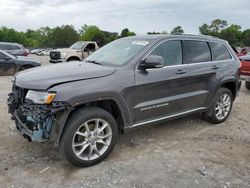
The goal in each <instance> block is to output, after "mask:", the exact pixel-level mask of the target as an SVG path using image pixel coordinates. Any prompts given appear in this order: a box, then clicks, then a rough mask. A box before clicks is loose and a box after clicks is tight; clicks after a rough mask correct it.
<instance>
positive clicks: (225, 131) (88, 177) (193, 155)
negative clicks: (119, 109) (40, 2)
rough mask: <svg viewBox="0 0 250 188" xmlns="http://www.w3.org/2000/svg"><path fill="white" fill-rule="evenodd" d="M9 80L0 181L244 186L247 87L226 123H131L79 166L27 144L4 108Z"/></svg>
mask: <svg viewBox="0 0 250 188" xmlns="http://www.w3.org/2000/svg"><path fill="white" fill-rule="evenodd" d="M35 58H37V59H40V60H42V61H45V63H44V64H47V63H46V58H44V57H35ZM10 79H11V77H0V134H1V142H0V187H25V188H26V187H143V188H144V187H191V188H194V187H225V188H226V187H250V124H249V121H250V91H247V90H246V89H245V87H242V88H241V91H240V95H239V97H238V98H237V99H236V101H235V103H234V107H233V111H232V113H231V116H230V117H229V119H228V120H227V121H226V122H224V123H222V124H220V125H216V126H215V125H212V124H210V123H207V122H205V121H203V120H202V119H201V118H200V117H199V115H193V116H189V117H186V118H182V119H179V120H175V121H170V122H168V123H163V124H159V125H155V126H144V127H140V128H137V129H133V130H130V131H129V132H127V133H126V134H125V135H124V136H120V139H119V142H118V143H117V145H116V147H115V149H114V151H113V152H112V154H111V155H110V156H109V157H108V158H107V159H106V160H105V161H104V162H101V163H100V164H98V165H96V166H94V167H90V168H82V169H81V168H76V167H73V166H71V165H70V164H69V163H68V162H67V161H65V160H64V159H63V158H62V157H61V156H60V155H59V154H58V151H57V149H55V148H54V147H53V144H49V143H47V144H40V143H29V142H28V141H26V140H25V139H23V137H21V136H20V135H19V134H18V133H17V131H16V130H15V127H14V123H13V121H11V120H10V119H9V115H8V114H7V105H6V98H7V94H8V93H9V92H10V89H11V82H10Z"/></svg>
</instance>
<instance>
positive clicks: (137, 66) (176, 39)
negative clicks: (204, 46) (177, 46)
mask: <svg viewBox="0 0 250 188" xmlns="http://www.w3.org/2000/svg"><path fill="white" fill-rule="evenodd" d="M184 40H191V41H198V42H206V43H208V46H209V43H216V44H222V45H223V46H224V47H225V48H226V49H227V51H228V53H229V54H230V56H231V59H226V60H216V61H213V60H212V61H206V62H197V63H183V46H182V64H179V65H169V66H167V65H165V66H163V67H161V68H153V69H147V70H154V69H156V70H159V69H162V68H164V69H165V68H167V67H178V66H182V65H193V64H207V63H219V62H226V61H234V60H235V58H234V56H233V54H232V53H231V50H230V49H228V47H227V46H226V45H225V44H223V42H218V41H209V40H205V39H204V40H203V39H191V38H185V37H184V38H182V39H178V38H173V39H164V40H162V41H160V42H159V43H157V44H156V45H155V46H153V47H152V48H151V49H150V50H149V51H148V52H147V53H146V54H144V56H143V57H142V58H140V60H139V61H138V62H137V63H136V65H135V69H136V71H137V72H139V71H140V69H139V65H140V62H142V61H144V60H145V58H146V57H147V56H148V55H149V54H150V53H151V52H152V51H153V50H154V49H156V48H157V47H158V46H159V45H161V44H162V43H164V42H167V41H180V42H181V43H182V41H184ZM209 48H210V46H209ZM210 53H211V57H212V52H211V50H210Z"/></svg>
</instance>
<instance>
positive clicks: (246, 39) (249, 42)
mask: <svg viewBox="0 0 250 188" xmlns="http://www.w3.org/2000/svg"><path fill="white" fill-rule="evenodd" d="M242 42H243V44H244V45H245V46H250V29H247V30H245V31H243V33H242Z"/></svg>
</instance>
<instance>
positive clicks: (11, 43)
mask: <svg viewBox="0 0 250 188" xmlns="http://www.w3.org/2000/svg"><path fill="white" fill-rule="evenodd" d="M0 44H8V45H18V46H20V45H21V44H18V43H14V42H0Z"/></svg>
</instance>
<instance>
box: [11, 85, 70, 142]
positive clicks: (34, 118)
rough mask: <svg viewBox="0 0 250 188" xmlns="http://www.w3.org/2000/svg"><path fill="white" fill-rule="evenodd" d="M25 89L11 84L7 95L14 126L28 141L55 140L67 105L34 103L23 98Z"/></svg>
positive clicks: (66, 111)
mask: <svg viewBox="0 0 250 188" xmlns="http://www.w3.org/2000/svg"><path fill="white" fill-rule="evenodd" d="M26 94H27V90H26V89H23V88H19V87H16V86H13V91H12V92H11V93H10V94H9V97H8V101H7V103H8V107H9V113H10V114H11V119H13V120H14V121H15V123H16V128H17V129H18V130H19V131H20V133H21V134H22V135H23V136H24V137H25V138H27V139H28V140H29V141H35V142H44V141H48V140H56V134H57V133H58V132H59V131H60V124H64V123H65V121H62V119H65V118H62V117H63V116H64V115H65V113H66V114H68V112H69V109H70V107H69V105H68V104H67V103H65V102H52V103H51V104H35V103H33V102H31V101H26V100H25V95H26Z"/></svg>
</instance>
